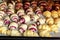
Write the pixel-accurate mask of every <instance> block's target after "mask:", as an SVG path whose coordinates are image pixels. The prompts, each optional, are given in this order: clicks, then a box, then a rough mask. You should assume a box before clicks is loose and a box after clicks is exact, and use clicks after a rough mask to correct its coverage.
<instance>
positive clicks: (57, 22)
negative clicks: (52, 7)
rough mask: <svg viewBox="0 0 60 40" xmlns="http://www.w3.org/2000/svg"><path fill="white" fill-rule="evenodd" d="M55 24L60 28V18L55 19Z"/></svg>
mask: <svg viewBox="0 0 60 40" xmlns="http://www.w3.org/2000/svg"><path fill="white" fill-rule="evenodd" d="M55 24H57V26H58V27H60V18H56V19H55Z"/></svg>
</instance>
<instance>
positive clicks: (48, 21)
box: [46, 18, 54, 24]
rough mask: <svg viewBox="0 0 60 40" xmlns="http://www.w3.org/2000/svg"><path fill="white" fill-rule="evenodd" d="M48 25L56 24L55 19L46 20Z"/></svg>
mask: <svg viewBox="0 0 60 40" xmlns="http://www.w3.org/2000/svg"><path fill="white" fill-rule="evenodd" d="M46 23H47V24H54V19H53V18H46Z"/></svg>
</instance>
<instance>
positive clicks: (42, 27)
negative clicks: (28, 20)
mask: <svg viewBox="0 0 60 40" xmlns="http://www.w3.org/2000/svg"><path fill="white" fill-rule="evenodd" d="M38 30H39V31H40V30H47V31H50V30H51V29H50V27H49V25H47V24H43V25H39V26H38Z"/></svg>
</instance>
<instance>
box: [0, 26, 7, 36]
mask: <svg viewBox="0 0 60 40" xmlns="http://www.w3.org/2000/svg"><path fill="white" fill-rule="evenodd" d="M6 31H7V27H1V28H0V33H1V34H4V35H6Z"/></svg>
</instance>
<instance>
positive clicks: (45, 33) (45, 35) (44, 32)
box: [39, 30, 51, 37]
mask: <svg viewBox="0 0 60 40" xmlns="http://www.w3.org/2000/svg"><path fill="white" fill-rule="evenodd" d="M39 36H41V37H51V34H50V33H49V32H47V31H46V30H45V31H41V32H39Z"/></svg>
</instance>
